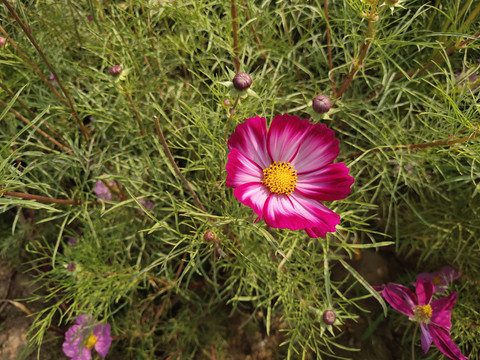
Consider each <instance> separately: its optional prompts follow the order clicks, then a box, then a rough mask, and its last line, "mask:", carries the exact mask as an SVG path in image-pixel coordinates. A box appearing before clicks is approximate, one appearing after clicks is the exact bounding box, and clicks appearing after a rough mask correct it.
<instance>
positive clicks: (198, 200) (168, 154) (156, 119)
mask: <svg viewBox="0 0 480 360" xmlns="http://www.w3.org/2000/svg"><path fill="white" fill-rule="evenodd" d="M153 120H154V121H155V128H156V129H157V134H158V137H159V138H160V141H161V143H162V146H163V149H164V150H165V153H166V154H167V156H168V160H170V163H171V164H172V166H173V168H174V169H175V172H176V173H177V175H178V176H179V177H180V179H181V180H182V182H183V184H184V185H185V187H186V188H187V189H188V191H190V193H191V194H192V196H193V199H194V200H195V202H196V203H197V205H198V207H199V208H200V209H202V210H203V211H204V212H207V210H206V209H205V207H204V206H203V204H202V202H201V201H200V199H199V197H198V196H197V193H196V192H195V190H194V189H193V187H192V185H190V183H189V182H188V180H187V179H186V178H185V177H184V176H183V175H182V173H181V172H180V169H179V168H178V166H177V163H176V162H175V159H174V158H173V156H172V153H171V152H170V149H169V147H168V144H167V142H166V140H165V137H164V136H163V132H162V128H161V127H160V123H159V121H158V117H157V116H154V117H153Z"/></svg>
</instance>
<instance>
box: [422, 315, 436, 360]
mask: <svg viewBox="0 0 480 360" xmlns="http://www.w3.org/2000/svg"><path fill="white" fill-rule="evenodd" d="M420 329H421V330H422V334H421V335H420V341H421V342H422V350H423V353H424V354H426V353H427V351H428V349H430V346H431V345H432V340H433V339H432V335H430V333H429V332H428V329H427V326H426V325H425V323H423V322H422V323H420Z"/></svg>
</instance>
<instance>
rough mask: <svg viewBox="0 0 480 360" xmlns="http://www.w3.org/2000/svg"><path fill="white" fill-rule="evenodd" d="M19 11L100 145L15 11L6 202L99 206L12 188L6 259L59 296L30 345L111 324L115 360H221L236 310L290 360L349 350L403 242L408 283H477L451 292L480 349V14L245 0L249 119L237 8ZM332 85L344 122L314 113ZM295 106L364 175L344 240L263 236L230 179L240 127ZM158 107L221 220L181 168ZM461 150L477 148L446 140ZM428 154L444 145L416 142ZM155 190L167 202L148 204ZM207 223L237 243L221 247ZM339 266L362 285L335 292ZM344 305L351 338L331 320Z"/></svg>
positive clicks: (474, 6) (67, 4)
mask: <svg viewBox="0 0 480 360" xmlns="http://www.w3.org/2000/svg"><path fill="white" fill-rule="evenodd" d="M5 2H6V0H5ZM9 3H12V5H11V6H13V8H14V9H15V11H16V13H17V14H19V17H20V19H21V21H22V22H24V23H25V24H28V26H29V29H30V33H31V35H32V36H33V38H34V39H35V41H36V42H37V43H38V45H39V47H40V48H41V49H42V50H43V52H44V53H45V56H46V58H47V59H48V61H49V63H50V64H51V65H52V66H53V68H54V69H55V72H56V73H57V74H58V79H57V80H59V81H61V83H62V84H63V86H64V87H65V89H66V92H67V93H68V94H69V96H70V98H71V99H72V103H73V104H74V105H73V106H74V108H75V111H76V113H77V114H78V118H79V119H80V121H84V122H85V123H86V125H85V126H86V128H87V129H88V131H89V132H90V133H91V134H92V136H91V138H87V137H86V136H84V134H83V132H82V131H81V129H80V125H79V123H78V122H77V121H76V120H75V116H74V115H72V111H71V108H70V107H69V106H67V105H68V101H67V100H66V96H65V95H63V93H62V91H61V89H60V88H59V87H58V86H57V84H54V88H55V89H56V90H57V91H58V92H59V93H60V94H61V95H60V96H61V97H62V98H63V101H61V100H60V99H59V97H58V96H56V95H55V94H54V93H53V92H52V91H51V90H50V89H49V88H48V87H47V86H46V85H45V83H44V81H42V79H41V78H40V77H39V76H38V75H37V74H36V72H35V70H34V67H33V66H32V65H31V64H29V63H28V62H27V61H26V60H25V58H28V59H30V60H31V61H32V62H33V63H34V64H36V65H35V66H36V67H38V69H39V72H40V73H42V74H43V76H45V77H47V78H48V76H49V75H50V72H51V70H50V69H49V68H48V67H47V65H46V63H45V62H44V61H43V60H42V59H41V57H40V56H39V53H38V51H36V49H35V48H34V46H32V44H31V42H30V41H29V40H28V38H27V36H26V35H25V32H24V31H23V30H22V29H21V27H20V26H19V24H18V21H16V20H15V19H13V18H12V16H11V15H10V14H9V11H8V10H7V7H6V6H5V5H4V4H3V5H0V19H1V26H2V29H4V31H5V32H6V33H7V34H8V36H9V37H11V39H12V40H13V41H14V42H15V44H16V45H13V44H12V43H10V42H8V41H7V44H6V46H5V47H4V48H1V49H0V74H1V78H0V81H1V84H2V87H1V89H0V99H2V100H3V101H4V103H3V104H2V103H0V109H1V111H0V135H1V138H0V154H1V155H0V156H1V158H0V182H1V186H2V189H3V190H2V191H16V192H24V193H30V194H37V195H41V196H46V197H49V198H55V199H75V200H78V201H79V202H81V205H58V204H52V203H41V202H38V201H34V200H29V199H21V198H18V197H12V196H7V195H5V196H3V197H0V206H1V207H0V209H1V212H2V224H1V231H2V233H1V239H2V240H0V246H1V252H2V255H3V256H4V257H7V258H9V259H10V261H12V262H14V263H16V264H17V266H18V267H19V268H21V269H23V270H24V271H30V273H31V274H32V275H34V276H35V278H36V281H37V284H38V286H39V289H42V291H40V290H39V292H38V294H37V295H35V296H34V297H33V298H36V299H41V300H45V301H47V302H46V304H47V305H46V307H45V308H44V309H42V310H41V311H40V312H39V313H38V314H37V317H36V320H35V323H34V325H33V327H32V329H31V332H30V340H31V344H32V347H35V346H37V345H39V344H40V343H42V342H43V341H46V340H47V339H49V338H51V337H53V336H58V335H52V334H51V333H49V332H47V329H48V327H49V326H50V325H56V326H61V327H64V328H66V326H68V325H69V324H71V321H72V320H73V318H75V317H76V316H78V314H82V313H88V314H92V315H93V316H94V317H96V318H98V319H99V320H104V321H108V322H109V323H110V324H111V325H112V332H113V334H114V335H115V341H114V344H113V348H112V349H111V350H110V351H111V353H110V354H109V356H112V358H114V356H115V354H122V355H123V356H124V357H125V358H132V359H155V358H168V357H169V356H170V358H171V359H174V358H181V359H189V358H209V356H210V346H211V345H212V344H215V349H216V351H217V358H227V355H228V337H227V336H225V332H226V330H227V329H228V324H229V319H230V318H231V317H234V318H235V317H238V316H240V315H242V316H245V318H246V319H249V320H248V321H249V322H250V323H252V322H253V323H256V324H258V326H259V328H262V329H264V330H263V331H264V332H265V333H267V334H268V333H270V331H272V323H273V320H272V319H281V326H279V328H280V329H281V331H282V334H283V335H282V336H283V338H282V339H283V340H282V341H283V346H282V347H281V348H280V350H279V352H278V354H279V355H278V357H279V358H283V357H288V358H292V359H296V358H329V356H330V357H331V356H334V354H336V353H337V355H338V356H340V355H339V354H340V353H341V354H344V352H342V351H340V352H339V350H338V349H344V348H348V347H349V346H348V345H346V344H345V342H344V341H343V340H342V339H343V338H344V337H342V336H341V334H342V333H343V332H344V331H345V324H346V323H348V322H349V321H355V319H356V318H357V317H358V314H359V313H361V306H362V305H361V300H362V299H364V298H366V297H369V296H372V295H375V296H376V297H377V298H378V299H379V300H380V301H381V299H380V298H379V296H378V295H377V294H376V293H375V291H374V290H373V289H372V288H371V287H370V285H369V284H368V283H367V282H366V281H365V280H364V279H363V278H362V276H361V275H360V274H359V273H358V272H357V271H356V270H355V269H354V268H353V267H352V266H351V259H352V258H353V257H354V256H355V254H357V253H358V251H363V249H364V248H370V247H372V248H376V247H381V246H382V245H388V244H392V243H393V244H394V249H395V251H396V255H397V256H398V257H399V258H406V259H410V261H412V263H414V264H416V265H415V267H414V268H411V269H405V273H404V277H403V278H402V281H403V283H404V284H408V282H410V281H413V279H414V276H415V273H417V272H421V271H433V270H437V269H438V268H440V267H441V266H443V265H445V264H449V265H451V266H453V267H455V268H456V269H458V270H459V271H461V272H462V274H463V275H462V277H461V278H460V279H459V280H457V281H456V282H455V283H454V284H453V287H452V289H455V290H456V291H457V292H458V302H457V305H456V306H455V308H454V312H453V329H452V337H453V338H454V340H455V342H456V343H457V344H458V345H459V347H460V348H461V349H462V351H463V353H464V354H469V356H470V358H471V359H475V358H478V357H480V354H479V353H478V349H479V348H480V343H479V340H478V339H479V337H478V331H479V330H478V329H479V327H478V326H479V325H478V324H479V323H480V314H479V308H478V305H477V304H478V298H479V295H480V293H479V289H480V282H479V281H480V280H479V273H480V266H479V264H480V263H479V262H478V253H479V250H480V249H479V242H478V240H477V239H478V237H479V226H480V221H479V213H478V211H479V206H478V205H479V195H478V190H479V189H480V185H479V184H478V182H479V178H480V172H479V162H478V159H479V152H480V145H479V142H478V139H476V138H475V137H476V136H478V126H479V119H480V115H479V105H478V101H479V94H480V92H479V89H480V88H478V87H477V88H475V86H476V85H478V84H479V81H478V80H475V79H474V78H473V77H471V76H472V75H474V74H477V73H479V67H480V65H479V62H478V59H479V58H480V46H479V40H478V34H475V32H476V31H478V29H480V21H479V19H478V13H479V11H480V5H479V4H478V2H475V1H468V0H467V1H463V2H462V1H453V0H446V1H443V0H442V1H440V0H438V1H427V2H424V1H408V0H406V1H400V2H399V3H398V5H401V6H396V7H394V8H393V7H392V9H390V8H389V7H388V6H387V5H386V4H381V2H378V1H377V2H375V1H373V2H366V1H360V0H349V1H334V2H333V1H332V2H329V3H328V12H329V16H328V23H327V18H326V16H325V11H324V9H325V8H324V2H321V1H313V0H312V1H294V0H291V1H269V0H264V1H253V0H245V1H241V2H239V1H237V4H236V6H237V16H238V24H239V29H238V41H239V46H238V49H239V61H240V64H241V66H240V70H242V71H246V72H248V73H250V74H251V76H252V78H253V86H252V91H251V92H250V93H249V94H247V96H242V97H241V98H240V100H239V102H238V105H237V108H236V111H235V113H234V114H231V116H229V114H230V109H228V108H227V107H226V106H225V105H224V100H226V99H229V100H230V101H231V103H232V104H233V103H234V102H235V99H236V96H237V94H236V93H235V91H234V90H233V89H232V88H231V86H228V84H229V82H230V81H231V79H232V78H233V75H234V74H235V67H234V61H233V59H234V58H235V49H234V46H233V38H232V11H231V6H232V3H233V1H232V2H228V1H222V0H218V1H215V0H192V1H179V0H176V1H174V2H169V1H142V0H131V1H126V2H125V3H123V5H122V4H119V3H117V2H114V1H93V0H92V1H78V2H72V1H69V0H64V1H63V0H62V1H24V2H20V1H14V2H9ZM391 10H392V11H391ZM376 14H377V15H378V19H376V18H375V15H376ZM89 15H92V19H91V20H90V19H89V18H88V16H89ZM247 15H248V18H249V20H248V18H247ZM327 27H329V28H330V33H331V47H330V48H331V51H332V68H330V66H329V58H328V48H329V47H328V40H327V32H326V29H327ZM252 29H253V30H252ZM0 35H1V34H0ZM1 36H5V35H1ZM256 39H258V42H257V40H256ZM366 43H368V44H369V46H368V51H367V52H366V54H365V57H364V58H363V57H362V56H361V53H362V49H363V48H364V47H365V44H366ZM259 44H260V45H259ZM452 49H453V51H450V50H452ZM22 54H24V55H25V56H24V55H22ZM115 64H120V65H121V66H122V67H123V71H122V73H121V74H120V76H118V77H114V76H111V75H110V74H109V71H108V69H109V68H110V67H111V66H112V65H115ZM354 70H358V72H356V74H355V77H354V79H353V81H352V83H351V84H350V85H349V86H348V87H347V88H346V91H345V92H344V93H343V94H341V96H339V97H336V96H335V95H338V94H339V91H338V90H339V89H340V86H341V84H342V82H343V81H344V79H346V78H348V76H349V74H351V73H352V71H354ZM458 73H460V74H458ZM331 78H333V79H334V81H335V84H336V90H337V91H336V93H334V92H333V89H332V83H331ZM49 81H51V80H49ZM318 93H324V94H327V95H328V96H330V97H331V98H332V99H334V108H332V110H331V111H330V112H329V113H328V115H327V116H326V117H325V118H322V116H320V115H318V114H315V113H314V112H313V110H312V109H311V99H312V98H313V97H314V96H315V95H317V94H318ZM15 111H16V112H15ZM279 113H289V114H292V115H298V116H300V117H302V118H308V119H311V121H313V122H325V123H326V124H327V125H328V126H329V127H330V128H332V129H333V130H334V131H335V133H336V137H337V138H339V139H340V149H341V154H340V158H341V159H339V161H345V162H346V164H347V166H348V167H349V168H350V169H351V170H350V174H351V175H352V176H353V177H354V178H355V183H354V185H353V187H352V194H351V195H350V196H349V197H348V198H347V199H346V200H343V201H338V202H333V203H330V204H328V206H329V207H330V208H331V209H333V210H334V211H336V212H337V213H339V214H340V215H341V216H342V223H341V226H338V227H337V232H336V233H335V234H330V235H329V236H328V237H327V238H326V239H318V240H317V239H310V238H308V236H307V235H306V234H305V233H303V232H294V231H289V230H276V229H268V228H267V227H266V226H265V224H264V223H263V222H259V223H254V221H253V219H252V211H251V209H249V208H247V207H245V206H243V205H241V204H240V203H239V202H238V201H237V200H236V199H235V197H234V196H233V194H232V190H231V189H229V188H226V187H225V176H226V174H225V163H226V160H227V157H226V156H227V153H228V150H227V147H226V141H227V139H228V136H229V135H230V134H231V133H232V131H233V130H234V127H235V126H236V125H237V124H238V123H240V122H243V121H244V119H246V118H248V117H252V116H256V115H260V116H264V117H265V118H266V119H267V122H270V121H271V119H272V118H273V117H274V116H275V115H276V114H279ZM21 116H23V117H25V118H27V119H28V120H30V121H31V123H30V125H26V124H25V123H23V122H22V121H21ZM154 116H157V117H158V119H159V121H160V125H161V128H162V131H163V133H164V136H165V138H166V140H167V143H168V146H169V148H170V150H171V152H172V154H173V156H174V158H175V161H176V163H177V164H178V166H179V167H180V169H181V172H182V174H183V175H184V176H185V177H186V178H187V179H188V181H189V182H190V184H191V185H192V186H193V188H194V190H195V192H196V193H197V194H198V196H199V198H200V201H201V203H202V204H203V206H204V207H205V209H206V211H202V209H201V208H200V207H199V205H198V204H197V203H196V202H195V201H194V199H193V198H192V194H191V193H190V192H189V191H188V189H187V188H186V187H185V185H184V184H183V182H182V180H181V179H180V178H179V176H178V175H177V174H176V173H175V170H174V168H173V166H172V164H171V163H170V162H169V159H168V157H167V154H166V152H165V149H164V147H163V146H162V143H161V141H160V140H159V137H158V136H157V133H156V131H155V127H154V121H153V118H154ZM87 120H88V121H87ZM45 125H49V126H50V127H51V128H53V129H54V130H55V131H56V133H57V134H53V133H51V132H50V133H51V134H52V136H53V137H54V138H56V139H57V140H59V141H62V139H63V141H64V146H65V147H66V148H68V150H69V151H65V150H63V149H62V148H59V147H58V146H56V145H55V144H53V143H52V142H51V141H49V140H48V139H47V138H45V137H44V136H41V135H40V134H39V131H38V130H37V128H36V126H39V127H40V128H41V129H43V130H44V131H47V130H45V128H44V126H45ZM47 132H48V131H47ZM456 139H463V140H462V141H458V142H457V143H451V144H447V143H446V141H449V140H456ZM435 142H443V143H435ZM430 143H431V144H430ZM411 144H430V145H427V146H425V147H423V146H413V147H410V148H405V147H406V146H408V145H411ZM401 147H404V148H401ZM102 179H103V180H105V181H111V180H115V181H116V184H115V185H114V187H116V188H118V189H119V192H118V193H117V194H116V195H117V198H118V199H117V200H116V201H112V202H106V203H104V202H102V203H101V204H95V202H96V201H97V197H96V196H95V194H94V193H93V189H94V186H95V183H96V181H98V180H102ZM141 199H144V200H146V199H148V200H149V201H151V202H152V203H153V208H152V209H150V210H148V209H145V208H144V209H143V210H140V208H141V206H144V205H145V203H144V202H142V201H143V200H141ZM142 204H143V205H142ZM29 209H31V210H33V211H29ZM207 230H213V231H214V232H215V233H216V235H217V236H218V239H219V241H217V242H210V243H207V242H205V241H204V239H203V235H204V233H205V231H207ZM68 238H75V239H77V243H76V245H75V246H71V245H69V243H68V240H67V239H68ZM72 262H73V263H75V264H76V269H75V271H73V272H71V271H68V270H67V268H66V267H67V264H69V263H72ZM339 269H343V270H346V274H347V275H346V276H345V277H344V278H343V279H342V280H341V281H334V280H332V279H331V272H332V271H337V270H339ZM391 280H392V281H394V280H396V281H397V282H398V281H400V280H398V279H391ZM374 285H378V284H374ZM382 305H383V307H384V308H385V310H386V309H387V308H386V306H385V304H384V303H382ZM330 308H332V309H334V310H335V311H336V313H337V318H338V322H337V324H336V325H335V326H333V327H331V326H330V327H328V326H326V325H324V324H323V322H322V321H321V317H322V314H323V311H324V310H326V309H330ZM359 309H360V310H359ZM259 313H260V314H262V316H261V317H258V316H257V315H258V314H259ZM389 315H391V316H393V317H394V319H395V321H394V322H393V323H392V322H390V323H389V324H390V325H391V326H392V327H394V328H399V329H400V330H399V331H400V332H405V334H406V335H405V336H404V337H403V338H401V339H399V340H398V341H399V343H398V344H393V345H392V347H395V346H398V347H400V349H404V350H405V352H404V358H410V354H409V353H408V351H409V350H406V349H409V346H410V345H409V344H410V341H411V331H410V330H411V327H408V326H406V323H407V321H405V320H406V319H405V318H404V317H403V316H400V315H398V316H397V315H396V314H393V310H391V309H390V310H389ZM280 329H276V330H280ZM374 330H375V329H372V331H374ZM400 343H401V345H400ZM418 348H419V347H418ZM418 350H419V351H421V350H420V349H418ZM419 354H420V352H419ZM430 354H434V355H431V356H435V358H438V356H440V355H439V354H440V353H439V352H438V351H437V350H433V349H432V350H430ZM39 356H40V358H41V355H39ZM325 356H326V357H325ZM342 356H344V355H342ZM347 356H353V357H354V356H355V353H351V354H350V355H347Z"/></svg>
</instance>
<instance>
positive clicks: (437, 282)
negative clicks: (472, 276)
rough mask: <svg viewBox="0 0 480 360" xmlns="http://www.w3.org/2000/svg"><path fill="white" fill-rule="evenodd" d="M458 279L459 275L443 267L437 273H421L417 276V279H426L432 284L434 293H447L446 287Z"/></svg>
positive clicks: (451, 269) (447, 267)
mask: <svg viewBox="0 0 480 360" xmlns="http://www.w3.org/2000/svg"><path fill="white" fill-rule="evenodd" d="M459 277H460V274H459V273H458V272H457V271H456V270H455V269H453V268H451V267H450V266H444V267H442V268H441V269H440V270H438V271H434V272H432V273H421V274H418V275H417V280H418V279H426V280H430V281H431V282H433V285H434V286H435V291H436V292H439V293H444V292H446V291H447V288H448V285H449V284H450V283H451V282H452V281H453V280H456V279H458V278H459Z"/></svg>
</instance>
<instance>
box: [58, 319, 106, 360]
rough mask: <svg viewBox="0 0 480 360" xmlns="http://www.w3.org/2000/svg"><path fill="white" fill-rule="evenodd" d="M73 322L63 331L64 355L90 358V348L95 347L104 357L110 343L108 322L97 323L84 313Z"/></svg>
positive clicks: (73, 357)
mask: <svg viewBox="0 0 480 360" xmlns="http://www.w3.org/2000/svg"><path fill="white" fill-rule="evenodd" d="M75 322H76V325H72V326H71V327H70V328H69V329H68V331H67V332H66V333H65V342H64V343H63V352H64V353H65V355H67V356H68V357H70V358H71V359H72V360H90V359H91V357H92V349H93V348H95V350H96V351H97V353H99V354H100V356H101V357H102V358H104V359H105V356H106V355H107V352H108V349H110V345H111V344H112V336H111V335H110V324H99V323H97V322H96V321H94V320H92V319H91V317H89V316H86V315H82V316H79V317H78V318H76V319H75ZM92 328H93V331H92Z"/></svg>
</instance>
